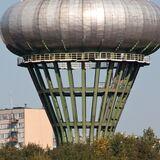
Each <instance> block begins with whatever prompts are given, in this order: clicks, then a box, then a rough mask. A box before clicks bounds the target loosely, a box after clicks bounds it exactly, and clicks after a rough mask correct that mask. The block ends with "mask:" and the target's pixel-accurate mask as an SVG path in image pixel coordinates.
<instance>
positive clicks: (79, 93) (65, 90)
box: [39, 87, 128, 97]
mask: <svg viewBox="0 0 160 160" xmlns="http://www.w3.org/2000/svg"><path fill="white" fill-rule="evenodd" d="M62 90H63V91H62V92H63V95H64V96H71V92H70V88H63V89H62ZM51 91H52V93H53V94H54V95H55V96H60V93H59V90H58V88H54V89H52V90H51ZM73 91H74V95H75V96H76V97H79V96H82V88H81V87H76V88H73ZM123 91H124V90H123V88H119V89H118V91H117V93H118V94H121V93H123ZM114 92H115V89H113V88H110V89H109V91H108V94H112V93H114ZM39 93H47V94H50V91H49V89H44V90H41V91H39ZM125 93H126V94H127V93H128V90H125ZM104 94H105V88H98V93H97V95H98V96H103V95H104ZM93 95H94V88H91V87H87V88H86V96H93Z"/></svg>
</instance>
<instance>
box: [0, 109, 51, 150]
mask: <svg viewBox="0 0 160 160" xmlns="http://www.w3.org/2000/svg"><path fill="white" fill-rule="evenodd" d="M29 143H34V144H38V145H40V146H41V147H43V148H46V147H50V148H52V147H53V143H54V142H53V130H52V127H51V125H50V122H49V120H48V117H47V115H46V112H45V110H44V109H42V108H38V109H37V108H26V107H25V108H23V107H15V108H13V109H0V146H3V145H5V144H8V145H12V146H17V147H21V146H23V145H27V144H29Z"/></svg>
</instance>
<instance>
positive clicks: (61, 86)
mask: <svg viewBox="0 0 160 160" xmlns="http://www.w3.org/2000/svg"><path fill="white" fill-rule="evenodd" d="M54 70H55V74H56V79H57V84H58V88H59V93H60V98H61V103H62V107H63V112H64V117H65V121H66V125H67V134H68V135H67V138H68V142H73V136H72V131H71V128H70V118H69V112H68V107H67V102H66V99H65V96H64V94H63V84H62V79H61V74H60V71H59V67H58V63H57V62H54Z"/></svg>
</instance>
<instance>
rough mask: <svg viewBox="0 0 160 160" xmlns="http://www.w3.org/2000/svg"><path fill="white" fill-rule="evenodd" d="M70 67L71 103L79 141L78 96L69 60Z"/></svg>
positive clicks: (68, 66)
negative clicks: (76, 95) (75, 91)
mask: <svg viewBox="0 0 160 160" xmlns="http://www.w3.org/2000/svg"><path fill="white" fill-rule="evenodd" d="M67 69H68V79H69V88H70V94H71V105H72V114H73V121H74V122H73V123H74V131H75V142H76V143H77V142H79V131H78V125H77V123H78V115H77V107H76V98H75V95H74V80H73V73H72V68H71V62H67Z"/></svg>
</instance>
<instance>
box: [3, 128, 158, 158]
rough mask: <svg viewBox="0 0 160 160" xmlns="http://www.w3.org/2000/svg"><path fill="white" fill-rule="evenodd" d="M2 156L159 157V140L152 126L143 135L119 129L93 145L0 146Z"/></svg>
mask: <svg viewBox="0 0 160 160" xmlns="http://www.w3.org/2000/svg"><path fill="white" fill-rule="evenodd" d="M0 160H160V143H159V139H158V138H157V137H156V136H155V134H154V132H153V130H152V129H151V128H149V129H147V130H144V132H143V136H141V137H136V136H134V135H131V136H126V135H124V134H120V133H117V134H115V135H114V136H111V137H109V138H108V139H105V138H102V139H100V140H96V141H95V142H93V143H92V144H91V145H90V144H89V143H88V144H82V143H79V144H71V143H69V144H64V145H62V146H59V147H58V148H54V149H52V150H51V149H49V148H48V149H46V150H44V149H42V148H41V147H40V146H38V145H35V144H29V145H28V146H24V147H22V148H21V149H16V148H14V147H9V146H6V147H3V148H1V149H0Z"/></svg>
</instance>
